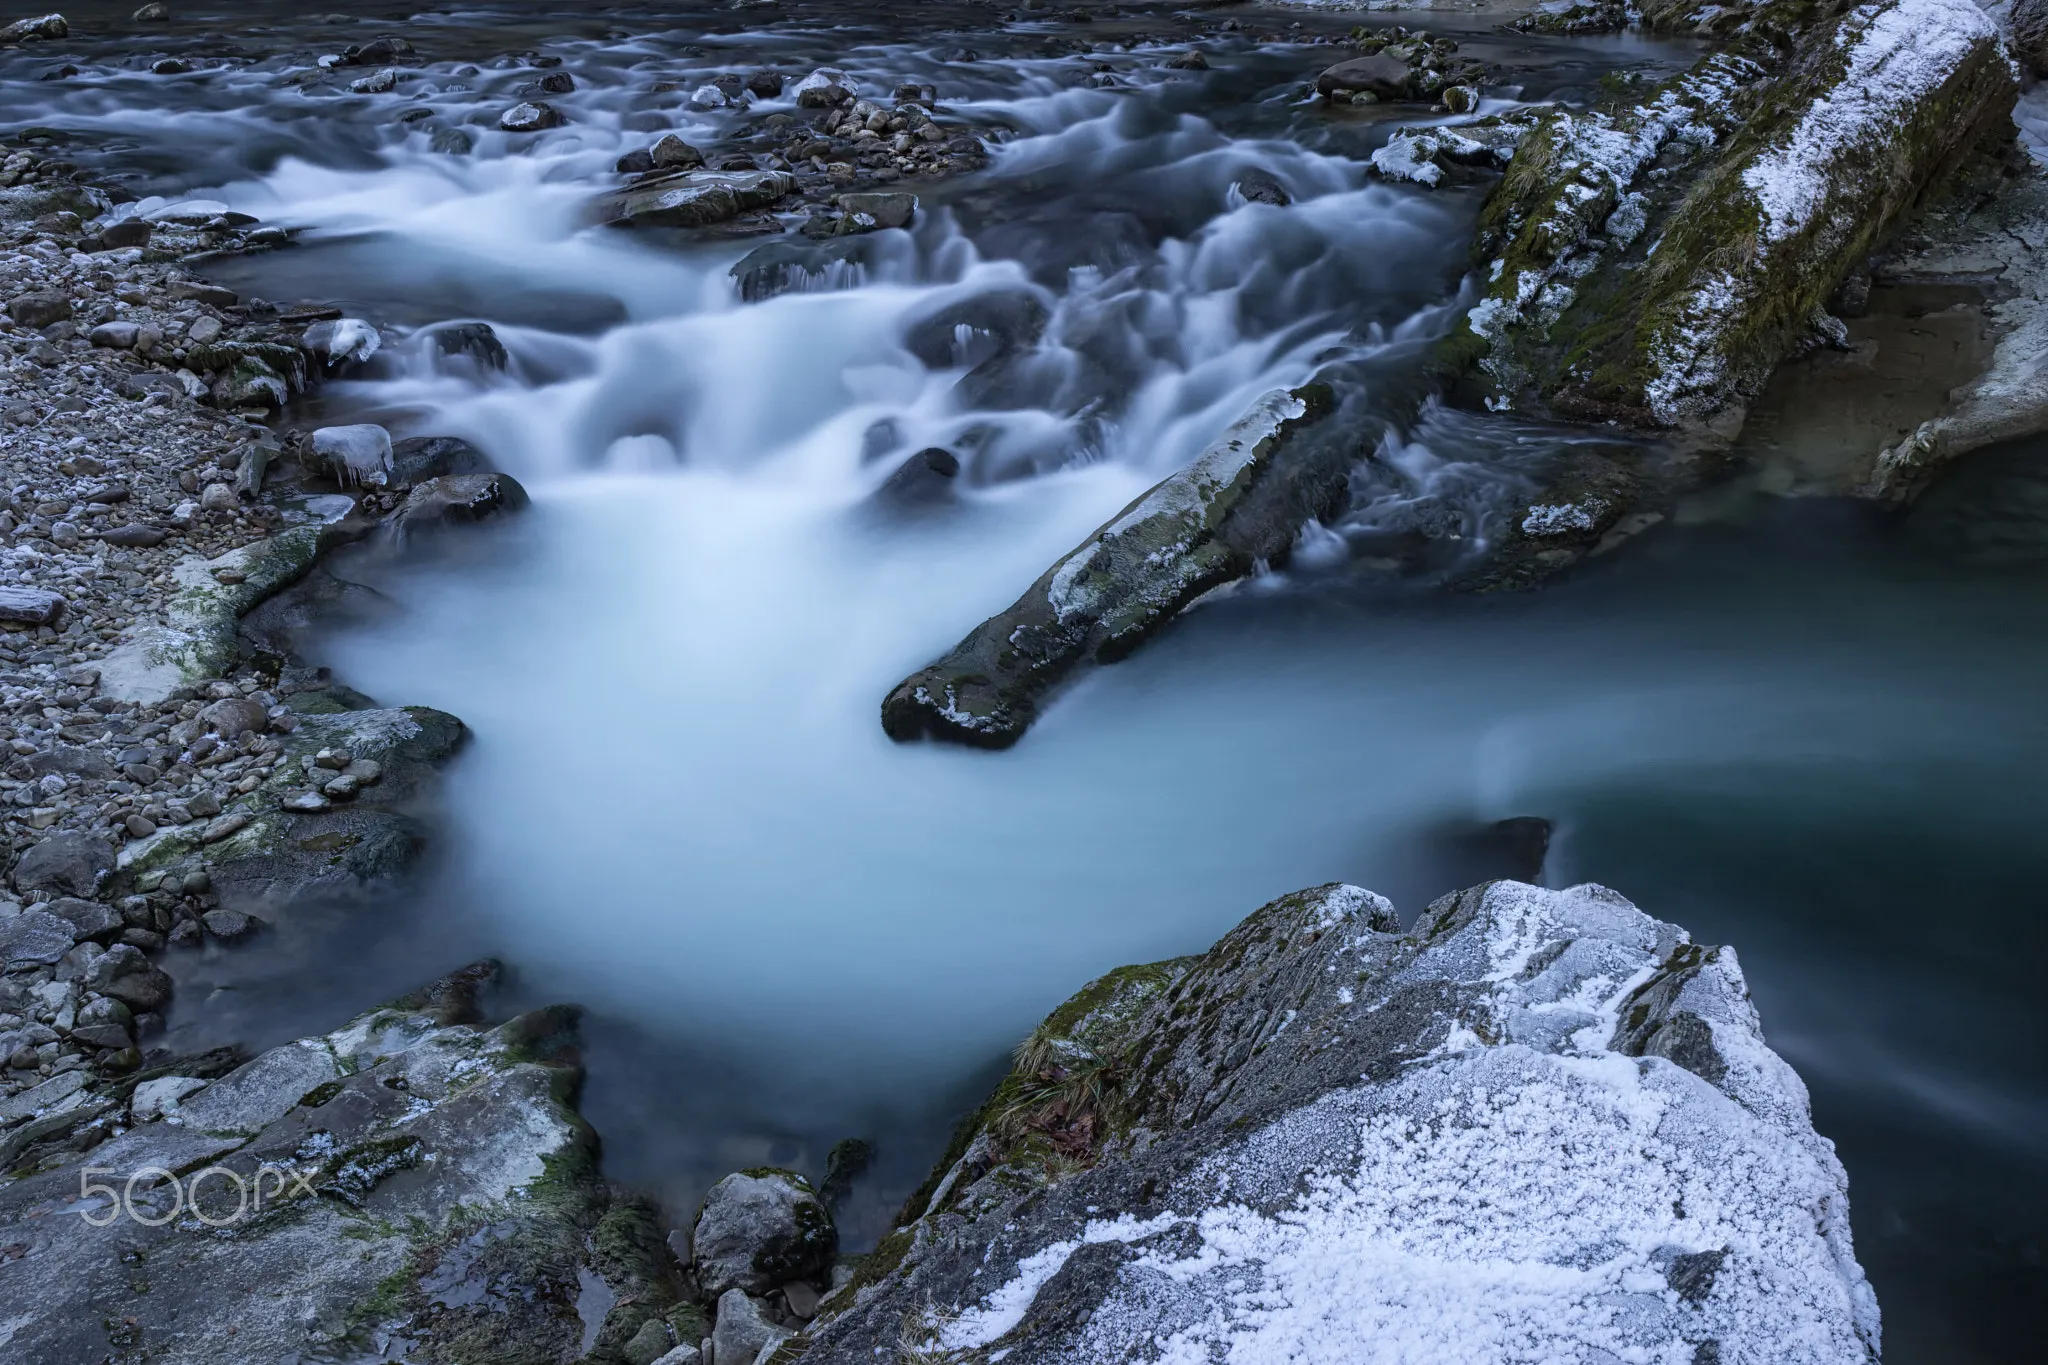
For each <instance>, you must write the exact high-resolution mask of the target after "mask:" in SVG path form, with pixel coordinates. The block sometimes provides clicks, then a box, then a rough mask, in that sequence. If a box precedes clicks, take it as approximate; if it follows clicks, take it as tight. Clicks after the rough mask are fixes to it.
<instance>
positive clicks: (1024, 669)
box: [882, 384, 1348, 749]
mask: <svg viewBox="0 0 2048 1365" xmlns="http://www.w3.org/2000/svg"><path fill="white" fill-rule="evenodd" d="M1332 408H1333V399H1332V396H1331V393H1330V390H1329V388H1328V387H1327V386H1326V385H1323V384H1308V385H1305V386H1303V387H1301V388H1299V389H1295V390H1293V391H1292V392H1285V391H1279V392H1274V393H1271V394H1268V395H1267V396H1266V397H1265V398H1263V399H1261V400H1260V401H1259V403H1258V404H1257V406H1256V407H1254V408H1253V410H1252V411H1251V413H1249V414H1248V415H1247V416H1245V417H1244V418H1243V419H1241V420H1240V421H1239V422H1238V423H1237V424H1236V425H1235V426H1233V427H1232V428H1231V429H1230V430H1229V431H1227V432H1225V433H1224V434H1223V436H1221V437H1220V438H1219V439H1218V440H1217V441H1216V442H1215V443H1214V444H1213V445H1211V446H1210V447H1209V448H1208V449H1207V450H1205V451H1204V452H1202V454H1201V455H1199V456H1197V457H1196V458H1195V460H1194V462H1193V463H1192V464H1190V465H1189V466H1188V467H1187V468H1186V469H1183V470H1180V471H1179V472H1177V473H1175V474H1172V475H1170V476H1168V477H1167V478H1166V479H1164V480H1162V481H1161V482H1160V483H1159V484H1158V485H1157V486H1156V487H1154V488H1152V489H1151V490H1150V491H1149V492H1147V493H1145V494H1144V496H1142V497H1140V498H1139V499H1138V500H1137V501H1136V502H1133V503H1132V504H1131V505H1130V506H1129V507H1126V508H1125V509H1124V510H1123V511H1122V512H1120V513H1118V514H1117V516H1116V517H1115V518H1114V519H1112V520H1111V521H1110V522H1109V523H1108V524H1106V525H1104V526H1103V527H1102V528H1101V529H1100V530H1098V531H1096V532H1095V534H1094V535H1092V536H1090V537H1089V538H1088V540H1087V541H1086V542H1085V543H1083V544H1081V545H1079V546H1077V547H1076V548H1075V549H1074V550H1072V551H1071V552H1069V553H1068V554H1067V555H1066V556H1065V557H1063V558H1062V559H1061V560H1060V561H1059V562H1058V563H1056V564H1054V565H1053V566H1052V567H1051V568H1050V569H1047V570H1046V571H1045V573H1044V574H1043V575H1042V576H1040V578H1039V580H1038V581H1037V582H1036V583H1034V584H1032V585H1031V587H1030V588H1029V589H1027V590H1026V591H1025V593H1024V595H1023V596H1022V597H1020V598H1018V599H1017V601H1016V602H1015V603H1014V604H1012V605H1011V606H1010V608H1009V609H1008V610H1006V611H1004V612H1002V613H1000V614H998V615H996V616H993V617H990V618H989V619H988V620H987V621H984V622H983V623H982V624H981V625H979V626H977V627H976V628H975V629H974V630H973V632H972V633H970V634H969V635H968V636H967V638H966V639H964V640H962V641H961V642H960V643H959V644H958V645H956V646H955V647H954V648H953V651H952V652H951V653H949V654H948V655H946V657H944V658H943V659H940V660H939V661H938V662H936V663H934V664H932V665H931V666H930V667H928V668H924V669H922V670H920V671H918V672H917V673H914V674H912V675H911V676H910V677H909V678H906V679H905V680H904V681H903V682H901V683H899V684H898V685H897V686H896V688H895V690H894V691H892V692H891V693H890V694H889V695H888V697H887V699H885V700H884V701H883V703H882V728H883V729H884V730H886V731H887V732H888V733H889V735H890V737H891V738H894V739H899V740H907V739H915V738H917V737H918V736H920V735H926V734H929V735H933V736H935V737H938V738H941V739H950V740H957V741H959V742H961V743H965V744H972V745H977V746H979V747H983V748H992V749H1000V748H1007V747H1008V746H1009V745H1011V744H1014V743H1016V742H1017V740H1018V739H1019V738H1021V737H1022V736H1023V734H1024V731H1025V729H1026V728H1028V727H1029V726H1030V724H1031V722H1032V720H1033V719H1034V718H1035V716H1036V715H1037V711H1038V701H1039V698H1040V697H1041V696H1042V695H1043V694H1044V693H1045V692H1046V691H1047V689H1049V688H1050V687H1052V685H1053V684H1054V683H1056V682H1058V681H1059V680H1060V679H1061V678H1062V677H1063V676H1065V675H1066V673H1067V672H1068V671H1069V670H1071V669H1072V668H1073V667H1074V665H1075V664H1077V663H1080V662H1081V661H1082V660H1084V659H1093V660H1095V661H1096V662H1099V663H1113V662H1115V661H1116V660H1118V659H1121V658H1123V657H1124V656H1125V655H1127V654H1129V653H1130V652H1131V651H1132V650H1134V649H1136V648H1137V647H1138V646H1139V645H1140V644H1142V643H1143V642H1144V641H1145V640H1146V639H1147V638H1149V637H1150V636H1151V635H1152V634H1153V633H1154V632H1155V631H1157V630H1159V629H1160V628H1161V627H1162V626H1164V625H1165V624H1166V623H1167V622H1168V621H1170V620H1172V619H1173V617H1174V616H1175V615H1177V614H1178V613H1179V612H1180V611H1181V610H1182V609H1183V608H1185V607H1186V606H1187V605H1188V604H1189V603H1191V602H1193V601H1194V600H1195V599H1196V598H1198V597H1200V596H1201V595H1202V594H1203V593H1205V592H1208V591H1209V590H1210V589H1212V588H1217V587H1220V586H1222V585H1223V584H1225V583H1230V582H1233V581H1235V580H1236V579H1239V578H1242V577H1244V576H1245V575H1246V574H1248V573H1250V572H1251V571H1252V569H1253V567H1254V566H1255V565H1256V564H1257V563H1258V562H1259V561H1260V560H1262V559H1263V560H1273V559H1278V558H1283V557H1284V556H1285V555H1286V553H1287V550H1288V548H1289V547H1290V546H1291V545H1292V544H1293V542H1294V537H1295V533H1296V531H1297V530H1298V529H1299V528H1300V526H1301V523H1302V522H1303V521H1304V520H1306V519H1308V518H1310V517H1313V516H1317V515H1320V514H1323V513H1326V512H1328V511H1329V510H1330V509H1331V508H1332V507H1333V506H1334V505H1335V503H1336V502H1337V500H1338V499H1340V498H1341V497H1342V495H1343V491H1344V479H1345V469H1346V467H1347V464H1348V460H1347V459H1346V458H1345V456H1344V454H1343V453H1342V450H1341V443H1331V442H1326V441H1315V440H1310V439H1307V438H1308V436H1309V435H1310V434H1311V433H1312V432H1314V430H1315V429H1316V427H1317V425H1318V423H1319V421H1320V420H1321V419H1323V418H1325V417H1327V416H1329V415H1330V413H1331V411H1332Z"/></svg>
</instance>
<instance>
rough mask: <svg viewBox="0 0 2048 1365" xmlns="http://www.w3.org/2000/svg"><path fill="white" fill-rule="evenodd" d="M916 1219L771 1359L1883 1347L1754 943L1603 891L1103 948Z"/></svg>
mask: <svg viewBox="0 0 2048 1365" xmlns="http://www.w3.org/2000/svg"><path fill="white" fill-rule="evenodd" d="M905 1212H906V1215H907V1216H908V1221H907V1222H906V1225H905V1226H904V1227H903V1228H902V1229H901V1230H900V1231H899V1232H898V1233H896V1234H895V1235H894V1236H892V1237H891V1238H889V1239H887V1240H886V1241H884V1243H883V1244H882V1247H881V1249H880V1250H879V1251H878V1252H877V1253H876V1255H875V1256H874V1257H873V1258H872V1259H871V1261H870V1262H869V1264H868V1267H867V1269H865V1270H864V1271H863V1272H862V1274H861V1276H860V1278H859V1279H857V1280H856V1281H855V1283H854V1285H853V1286H851V1289H850V1292H849V1293H843V1294H842V1295H840V1296H838V1297H837V1299H836V1300H835V1301H834V1302H833V1303H828V1304H827V1305H826V1312H825V1315H824V1316H822V1317H821V1318H820V1320H819V1321H818V1322H817V1323H815V1324H813V1325H812V1327H811V1328H810V1329H809V1330H808V1331H807V1332H806V1333H804V1334H803V1335H802V1336H800V1337H798V1338H796V1339H795V1340H793V1341H791V1342H790V1343H787V1344H786V1345H785V1346H784V1347H783V1348H782V1350H781V1352H780V1353H778V1354H777V1356H776V1360H777V1361H778V1362H783V1361H790V1360H801V1361H804V1362H807V1363H812V1362H815V1363H820V1365H822V1362H845V1363H846V1365H852V1362H856V1361H859V1362H867V1361H872V1360H874V1359H877V1358H880V1357H882V1356H890V1357H891V1358H896V1353H898V1352H902V1353H905V1354H907V1355H911V1356H913V1357H914V1358H917V1359H932V1360H960V1361H966V1360H975V1361H980V1360H996V1359H1000V1360H1003V1361H1006V1362H1011V1365H1025V1363H1027V1362H1047V1363H1048V1365H1049V1363H1050V1362H1072V1361H1079V1360H1087V1361H1105V1362H1106V1361H1119V1360H1172V1361H1190V1362H1192V1361H1207V1360H1212V1359H1219V1358H1223V1357H1225V1356H1227V1357H1228V1358H1229V1359H1232V1360H1254V1361H1266V1360H1273V1361H1280V1360H1318V1361H1323V1360H1329V1361H1336V1360H1344V1361H1361V1362H1363V1361H1397V1360H1398V1361H1416V1360H1483V1359H1501V1360H1507V1359H1516V1360H1533V1359H1541V1360H1616V1359H1619V1360H1656V1361H1678V1362H1695V1363H1698V1362H1710V1361H1732V1360H1772V1361H1802V1362H1805V1361H1811V1362H1866V1361H1873V1360H1875V1359H1876V1358H1877V1354H1878V1313H1877V1306H1876V1302H1875V1299H1874V1296H1873V1295H1872V1293H1871V1290H1870V1287H1869V1285H1868V1283H1867V1282H1866V1281H1865V1279H1864V1277H1863V1274H1862V1271H1861V1270H1860V1268H1859V1267H1858V1266H1857V1264H1856V1259H1855V1255H1854V1251H1853V1248H1852V1246H1851V1243H1850V1235H1849V1221H1848V1201H1847V1189H1846V1180H1845V1177H1844V1175H1843V1172H1842V1168H1841V1165H1840V1163H1839V1162H1838V1161H1837V1160H1836V1159H1835V1155H1834V1149H1833V1147H1832V1145H1831V1144H1830V1143H1828V1142H1827V1141H1826V1140H1825V1139H1823V1138H1821V1137H1819V1136H1818V1135H1817V1134H1815V1132H1814V1131H1813V1128H1812V1126H1811V1122H1810V1119H1809V1115H1808V1105H1807V1097H1806V1092H1805V1089H1804V1087H1803V1086H1802V1085H1801V1083H1800V1081H1799V1079H1798V1077H1797V1076H1796V1075H1794V1074H1793V1072H1792V1070H1791V1068H1790V1067H1788V1066H1787V1065H1786V1064H1785V1063H1784V1062H1783V1061H1782V1060H1780V1059H1779V1058H1778V1057H1777V1056H1776V1055H1775V1054H1774V1053H1772V1052H1771V1051H1770V1049H1769V1048H1768V1047H1767V1046H1766V1045H1765V1043H1764V1041H1763V1037H1762V1034H1761V1032H1760V1029H1759V1025H1758V1020H1757V1016H1756V1013H1755V1011H1754V1009H1753V1008H1752V1007H1751V1005H1750V1003H1749V999H1748V992H1747V988H1746V986H1745V983H1744V981H1743V976H1742V971H1741V967H1740V965H1739V964H1738V962H1737V961H1736V958H1735V954H1734V953H1733V951H1732V950H1729V949H1726V948H1711V947H1705V946H1703V945H1699V944H1695V943H1693V942H1692V941H1691V940H1690V939H1689V938H1688V937H1687V935H1686V934H1685V932H1684V931H1683V930H1681V929H1678V928H1676V927H1674V926H1672V925H1669V924H1664V923H1660V922H1659V921H1657V920H1654V919H1652V918H1650V917H1649V916H1648V915H1645V914H1643V913H1642V912H1641V911H1640V910H1638V909H1636V908H1635V907H1634V906H1633V905H1631V904H1629V903H1628V902H1627V901H1626V900H1624V899H1623V898H1622V897H1620V896H1619V895H1617V894H1615V893H1614V892H1612V891H1609V890H1607V889H1605V888H1603V887H1598V886H1578V887H1573V888H1570V889H1568V890H1562V891H1553V890H1545V889H1542V888H1538V887H1534V886H1527V885H1522V884H1520V883H1514V882H1495V883H1491V884H1488V885H1486V886H1482V887H1478V888H1475V889H1474V890H1471V891H1466V892H1463V893H1460V894H1457V895H1454V896H1449V897H1446V898H1444V899H1443V900H1441V901H1439V902H1437V903H1436V904H1435V905H1433V906H1431V907H1430V908H1429V910H1428V911H1427V912H1426V913H1424V914H1423V915H1422V917H1421V918H1420V920H1419V922H1418V923H1417V924H1416V925H1415V926H1414V927H1413V928H1412V929H1410V930H1408V931H1407V932H1405V933H1404V932H1401V931H1400V929H1399V927H1398V924H1397V921H1396V919H1395V917H1394V913H1393V909H1392V907H1391V906H1390V905H1388V903H1387V902H1386V901H1384V900H1383V899H1381V898H1379V897H1378V896H1375V895H1373V894H1372V893H1370V892H1367V891H1362V890H1359V889H1358V888H1356V887H1349V886H1336V885H1332V886H1324V887H1319V888H1316V889H1314V890H1311V891H1305V892H1301V893H1298V894H1296V895H1292V896H1287V897H1284V898H1282V899H1281V900H1278V901H1275V902H1274V903H1273V904H1271V905H1268V906H1266V907H1265V908H1263V909H1261V910H1260V911H1258V912H1257V913H1256V914H1254V915H1252V916H1251V917H1250V918H1249V919H1247V920H1246V921H1245V922H1244V923H1243V924H1241V925H1240V926H1239V927H1238V928H1237V929H1236V930H1235V931H1233V932H1232V933H1231V934H1230V935H1229V936H1227V937H1226V938H1224V939H1223V940H1222V941H1221V942H1220V943H1218V944H1217V945H1216V946H1215V947H1214V948H1213V949H1211V950H1210V951H1209V952H1208V953H1206V954H1204V955H1202V956H1200V957H1196V958H1188V959H1181V960H1178V961H1174V962H1167V963H1161V964H1158V965H1155V966H1151V967H1143V968H1129V969H1125V970H1123V971H1120V972H1117V973H1112V974H1111V975H1109V976H1107V977H1104V978H1102V979H1101V980H1099V981H1097V982H1095V983H1093V984H1092V985H1090V986H1089V987H1088V988H1087V989H1086V990H1084V991H1083V992H1082V993H1081V994H1080V995H1078V996H1076V997H1075V998H1074V999H1073V1000H1072V1001H1070V1002H1068V1004H1067V1005H1065V1006H1063V1007H1062V1008H1061V1009H1060V1010H1058V1011H1055V1012H1054V1014H1053V1015H1052V1016H1051V1017H1050V1018H1049V1019H1047V1020H1046V1022H1045V1023H1044V1024H1043V1025H1042V1026H1041V1027H1040V1029H1039V1030H1038V1032H1037V1033H1035V1034H1034V1035H1033V1037H1032V1038H1031V1040H1029V1042H1027V1044H1026V1045H1025V1047H1024V1048H1022V1049H1020V1052H1019V1062H1018V1067H1017V1069H1016V1070H1015V1071H1014V1072H1013V1073H1012V1074H1011V1075H1010V1077H1009V1078H1008V1079H1006V1080H1005V1081H1004V1082H1003V1084H1002V1085H1001V1086H1000V1087H999V1088H998V1090H997V1091H996V1092H995V1094H994V1095H993V1096H992V1097H991V1098H990V1100H989V1101H988V1103H987V1104H986V1105H985V1106H984V1107H983V1108H982V1110H981V1111H980V1112H979V1113H978V1114H977V1115H976V1116H975V1117H974V1119H973V1120H972V1121H971V1123H970V1124H968V1125H967V1126H966V1127H964V1128H963V1131H962V1135H961V1137H960V1139H959V1141H958V1142H957V1143H956V1145H955V1148H954V1150H953V1152H951V1153H949V1155H948V1157H947V1158H946V1159H945V1160H944V1161H943V1162H942V1163H941V1165H940V1167H939V1168H938V1169H937V1170H935V1171H934V1173H933V1179H932V1181H930V1182H928V1185H927V1189H926V1191H921V1192H920V1194H919V1195H918V1196H916V1197H915V1198H914V1199H913V1201H912V1206H911V1207H910V1208H908V1209H906V1211H905ZM835 1308H836V1309H837V1311H836V1312H835V1311H834V1309H835ZM918 1352H922V1353H923V1354H916V1353H918Z"/></svg>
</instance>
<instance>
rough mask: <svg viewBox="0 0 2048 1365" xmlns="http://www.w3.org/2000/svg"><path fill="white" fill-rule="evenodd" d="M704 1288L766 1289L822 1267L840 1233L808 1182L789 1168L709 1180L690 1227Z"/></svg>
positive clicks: (715, 1290)
mask: <svg viewBox="0 0 2048 1365" xmlns="http://www.w3.org/2000/svg"><path fill="white" fill-rule="evenodd" d="M690 1245H691V1247H692V1248H693V1249H694V1251H695V1253H696V1260H697V1278H698V1282H699V1283H700V1284H701V1285H702V1286H703V1287H704V1292H705V1293H706V1294H707V1295H709V1294H716V1295H720V1296H721V1300H720V1303H719V1315H720V1318H721V1323H722V1320H723V1317H724V1313H725V1303H724V1301H723V1297H722V1296H724V1295H725V1294H726V1293H727V1292H728V1291H735V1292H741V1293H742V1296H743V1297H744V1294H745V1293H755V1294H765V1293H767V1292H768V1291H769V1290H771V1289H773V1288H775V1287H776V1286H777V1285H782V1284H787V1283H789V1282H790V1281H792V1280H801V1279H807V1278H810V1277H812V1276H815V1275H818V1274H821V1273H823V1272H824V1271H825V1269H826V1268H827V1267H829V1266H830V1265H831V1263H832V1253H833V1250H834V1248H835V1247H836V1246H837V1245H838V1235H837V1233H836V1232H835V1231H834V1230H833V1227H832V1215H831V1213H830V1211H829V1210H827V1209H826V1207H825V1204H824V1201H823V1200H821V1199H819V1198H818V1196H817V1193H816V1192H815V1191H814V1190H812V1188H811V1185H810V1182H809V1181H807V1180H805V1179H804V1178H803V1177H802V1176H800V1175H796V1174H795V1173H793V1172H789V1171H776V1170H761V1171H755V1172H740V1173H737V1174H734V1175H729V1176H727V1177H725V1179H723V1180H721V1181H719V1182H718V1183H717V1184H716V1185H713V1186H712V1187H711V1192H710V1193H709V1194H707V1195H706V1196H705V1197H704V1207H703V1208H702V1209H701V1210H700V1211H699V1212H698V1214H697V1222H696V1225H695V1227H694V1228H692V1230H691V1234H690Z"/></svg>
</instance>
